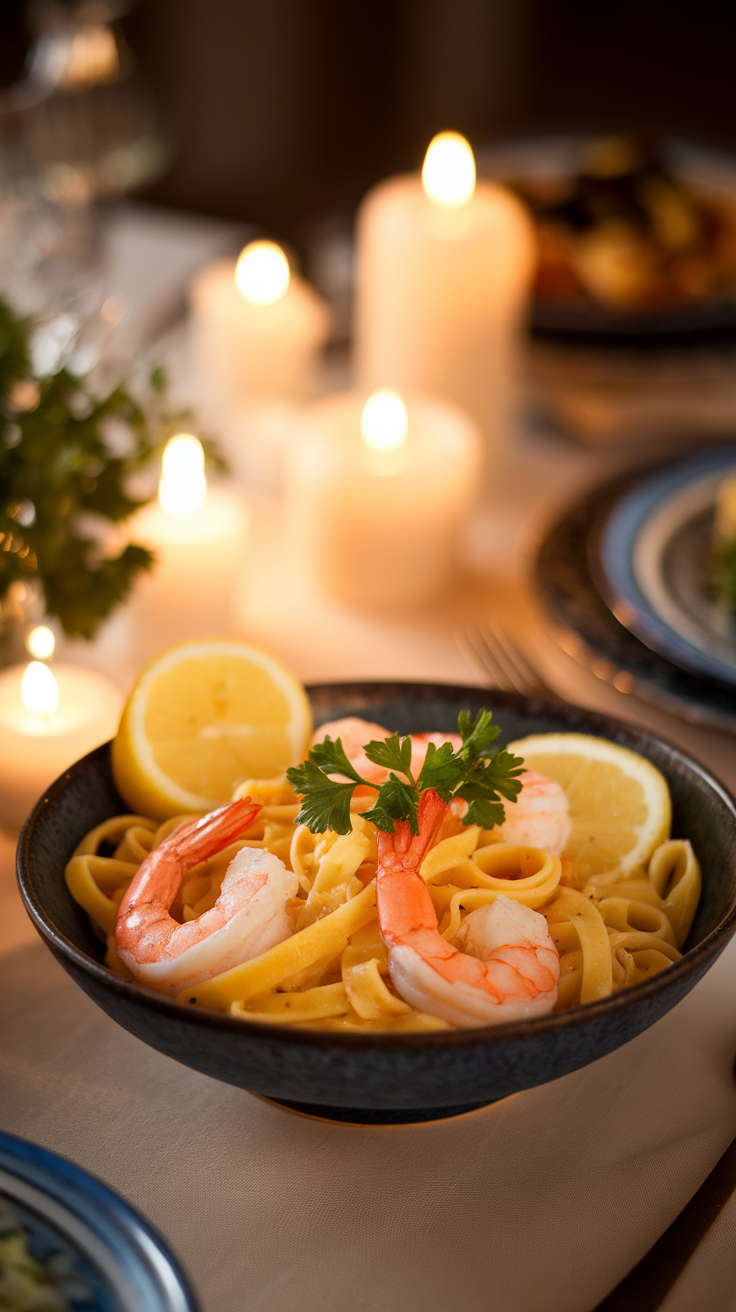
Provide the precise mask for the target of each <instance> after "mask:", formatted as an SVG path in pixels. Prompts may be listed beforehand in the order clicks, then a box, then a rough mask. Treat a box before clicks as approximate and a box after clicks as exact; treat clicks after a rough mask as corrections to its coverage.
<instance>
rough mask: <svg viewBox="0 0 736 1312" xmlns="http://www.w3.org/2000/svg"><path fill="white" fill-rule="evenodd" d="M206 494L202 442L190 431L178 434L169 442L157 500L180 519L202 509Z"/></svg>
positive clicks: (168, 512) (168, 511)
mask: <svg viewBox="0 0 736 1312" xmlns="http://www.w3.org/2000/svg"><path fill="white" fill-rule="evenodd" d="M206 496H207V477H206V475H205V472H204V450H203V447H202V443H201V442H199V441H198V440H197V438H196V437H192V434H191V433H178V434H177V436H176V437H172V438H171V440H170V441H169V442H167V444H166V449H165V451H164V458H163V461H162V470H161V482H160V483H159V485H158V499H159V502H160V504H161V506H162V508H163V509H164V510H165V511H166V512H167V514H169V515H174V516H175V517H176V518H177V519H186V517H187V516H188V515H193V514H194V512H195V510H199V508H200V506H201V505H202V503H203V501H204V499H205V497H206Z"/></svg>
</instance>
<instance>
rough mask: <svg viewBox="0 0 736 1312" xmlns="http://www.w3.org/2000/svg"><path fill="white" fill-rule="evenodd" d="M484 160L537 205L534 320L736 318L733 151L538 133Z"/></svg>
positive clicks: (631, 326)
mask: <svg viewBox="0 0 736 1312" xmlns="http://www.w3.org/2000/svg"><path fill="white" fill-rule="evenodd" d="M479 171H481V172H483V173H490V174H492V175H493V176H494V177H496V178H499V179H500V180H502V181H504V182H505V183H506V184H507V185H508V186H510V187H511V188H512V190H513V191H515V192H516V194H517V196H519V197H520V198H521V200H522V201H523V202H524V204H525V205H526V206H527V208H528V210H529V213H530V214H531V216H532V219H533V222H534V226H535V231H536V236H537V267H536V273H535V279H534V286H533V301H532V308H531V314H530V326H531V328H532V331H537V332H543V333H562V334H573V335H576V334H582V335H583V336H589V335H591V334H595V335H597V336H599V337H611V338H614V339H618V338H621V337H625V338H629V337H631V336H639V335H644V336H652V335H659V336H670V335H673V334H679V333H683V332H685V333H693V332H702V331H708V330H713V329H721V328H734V327H735V326H736V159H734V158H733V157H732V156H730V155H728V154H726V153H725V152H717V151H713V150H706V149H704V148H702V147H699V146H697V145H693V144H689V143H687V142H682V141H675V140H666V139H663V140H659V141H654V142H647V141H645V140H643V139H637V137H635V136H633V135H627V134H622V135H612V136H598V135H594V134H586V135H582V134H581V135H569V136H560V137H547V138H544V137H541V138H530V139H527V140H521V141H518V142H516V143H514V142H510V143H507V144H505V145H500V146H497V147H495V148H493V147H491V148H489V149H487V150H485V151H483V152H482V154H481V156H480V159H479Z"/></svg>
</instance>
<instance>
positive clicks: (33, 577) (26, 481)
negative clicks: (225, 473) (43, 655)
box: [0, 300, 221, 638]
mask: <svg viewBox="0 0 736 1312" xmlns="http://www.w3.org/2000/svg"><path fill="white" fill-rule="evenodd" d="M32 329H33V325H32V324H31V323H29V322H26V321H24V320H22V319H20V318H18V317H17V316H16V315H15V314H14V313H13V312H12V310H11V309H10V307H9V306H8V305H7V304H6V303H5V302H4V301H2V300H0V602H2V600H3V599H4V598H5V597H6V596H7V594H8V592H9V590H10V588H11V587H12V586H13V584H16V583H37V584H40V585H41V587H42V589H43V593H44V600H45V605H46V611H47V613H48V614H49V615H55V616H57V617H58V619H59V620H60V622H61V625H62V627H63V629H64V631H65V633H67V634H70V635H79V636H80V637H83V638H91V637H93V635H94V633H95V631H96V629H97V627H98V625H99V624H100V622H101V621H102V620H103V619H105V618H106V617H107V616H108V615H109V614H110V613H111V611H113V610H114V609H115V607H116V606H117V605H118V604H119V602H121V601H123V600H124V599H125V597H126V596H127V594H128V592H129V591H130V589H131V586H132V584H133V583H134V581H135V579H136V578H137V577H138V575H139V573H140V572H141V571H142V570H147V569H150V568H151V567H152V565H153V564H154V557H153V555H152V554H151V552H150V551H149V550H148V549H147V548H146V547H145V546H142V545H140V544H138V543H135V542H127V543H122V542H118V543H117V544H116V545H110V544H111V542H112V541H114V534H113V533H112V532H111V530H112V529H113V528H114V526H116V525H119V524H121V523H122V522H124V521H125V520H126V519H128V518H129V516H131V515H132V514H133V513H134V512H135V511H136V510H137V509H138V508H139V506H142V505H144V504H145V503H146V501H148V500H150V499H151V496H152V495H153V493H154V491H155V489H151V490H148V491H139V492H138V493H136V491H135V490H134V489H132V487H131V484H134V483H135V481H136V480H137V479H138V480H140V478H141V475H142V474H143V472H144V471H146V470H147V469H148V468H149V467H150V466H151V462H152V460H153V459H154V457H155V456H156V455H157V454H159V453H160V450H161V448H162V447H163V445H164V443H165V442H166V440H167V439H168V438H169V437H171V436H172V434H173V433H174V432H176V431H177V428H178V427H179V426H180V425H181V423H182V421H183V420H184V419H186V418H187V412H184V411H179V412H178V413H171V412H169V411H167V409H166V408H165V387H166V380H165V378H164V375H163V373H162V371H161V369H154V370H153V371H152V373H151V375H150V377H149V379H148V386H147V387H145V388H144V389H142V390H141V392H140V395H134V394H133V392H132V390H130V389H129V388H128V387H127V386H125V384H121V385H119V386H117V387H115V388H113V389H112V391H110V392H108V394H107V395H106V396H97V395H96V394H95V393H93V391H92V390H91V388H90V386H89V384H88V382H87V380H86V379H84V378H81V377H77V376H76V375H75V374H73V373H72V372H71V371H70V370H69V369H66V368H60V369H58V370H57V371H56V372H55V373H53V374H48V375H46V376H44V377H36V376H34V375H33V372H32V366H31V354H30V337H31V333H32ZM205 450H206V452H207V455H208V457H210V458H212V457H213V452H212V450H211V447H210V446H209V444H205ZM214 458H215V459H217V457H214ZM219 463H221V462H219Z"/></svg>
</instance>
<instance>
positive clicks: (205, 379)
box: [190, 241, 330, 404]
mask: <svg viewBox="0 0 736 1312" xmlns="http://www.w3.org/2000/svg"><path fill="white" fill-rule="evenodd" d="M190 299H191V312H192V313H191V324H190V349H191V358H192V364H193V367H194V369H195V371H196V373H197V374H198V376H199V379H200V382H201V383H202V384H203V386H204V387H205V388H206V389H208V390H209V391H210V392H213V393H215V395H216V396H217V397H218V399H219V400H220V402H221V403H225V404H228V403H236V402H239V401H240V402H242V401H246V402H251V403H252V402H256V401H260V400H263V399H273V398H281V399H284V400H293V401H300V400H303V399H304V398H305V397H307V396H309V395H310V393H311V391H312V389H313V382H314V372H315V365H316V359H317V353H318V352H319V351H320V349H321V348H322V346H323V345H324V343H325V341H326V339H327V336H328V333H329V327H330V323H329V312H328V310H327V307H326V305H325V304H324V302H323V301H322V300H320V298H319V296H318V295H317V293H316V292H315V291H314V290H313V289H312V288H311V287H310V286H309V285H308V284H307V283H306V282H304V281H303V279H302V278H300V277H299V276H298V275H297V274H295V273H292V272H291V271H290V269H289V265H288V262H287V259H286V256H285V255H284V253H283V251H282V250H281V248H280V247H279V246H276V245H275V243H274V242H265V241H260V242H251V243H250V245H248V246H246V247H245V249H244V250H243V251H242V253H241V255H240V259H239V260H238V261H237V262H236V261H234V260H220V261H218V262H217V263H215V264H210V265H208V266H207V267H206V268H204V269H202V270H201V271H200V273H199V274H198V275H197V277H196V278H195V280H194V282H193V284H192V287H191V298H190Z"/></svg>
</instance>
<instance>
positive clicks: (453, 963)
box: [376, 789, 560, 1028]
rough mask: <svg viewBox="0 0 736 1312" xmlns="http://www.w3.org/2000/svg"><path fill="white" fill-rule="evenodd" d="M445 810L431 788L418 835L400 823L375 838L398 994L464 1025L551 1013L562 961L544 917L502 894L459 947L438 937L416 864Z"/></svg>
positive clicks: (384, 926) (466, 928)
mask: <svg viewBox="0 0 736 1312" xmlns="http://www.w3.org/2000/svg"><path fill="white" fill-rule="evenodd" d="M446 811H447V808H446V806H445V804H444V803H443V802H442V801H441V799H440V798H439V796H438V795H437V793H436V792H435V791H434V789H428V790H427V792H425V793H423V794H422V797H421V801H420V804H419V833H418V834H417V835H414V836H412V833H411V829H410V827H409V822H408V821H406V820H399V821H396V824H395V831H394V833H393V834H389V833H384V832H382V831H379V834H378V868H377V872H376V902H377V907H378V923H379V927H380V930H381V936H382V938H383V941H384V943H385V944H386V947H387V948H388V964H389V971H390V973H391V978H392V980H393V983H394V987H395V988H396V991H397V992H398V993H399V994H400V995H401V997H402V998H403V999H404V1000H405V1001H406V1002H408V1003H410V1005H411V1006H413V1007H416V1008H417V1009H418V1010H419V1011H423V1012H427V1013H429V1015H431V1016H440V1017H441V1018H442V1019H443V1020H447V1021H449V1022H450V1023H451V1024H452V1025H458V1026H460V1027H462V1028H469V1027H471V1026H474V1025H492V1024H494V1023H497V1022H500V1021H506V1020H514V1019H518V1018H520V1017H524V1016H532V1015H539V1014H540V1013H542V1012H547V1011H551V1010H552V1008H553V1006H554V1004H555V1002H556V1001H557V981H558V978H559V973H560V962H559V956H558V954H557V950H556V948H555V946H554V943H553V942H552V939H551V937H550V934H549V930H548V929H547V922H546V920H545V919H544V916H541V915H539V913H538V912H536V911H532V910H530V908H529V907H524V906H522V905H521V904H520V903H516V902H513V901H512V900H511V899H510V898H505V897H499V898H497V899H496V901H495V902H494V903H493V904H492V905H491V906H488V907H482V908H478V910H477V911H476V912H474V913H471V915H469V916H468V917H467V918H466V920H465V923H464V925H463V926H461V928H460V931H459V934H458V936H457V939H456V942H457V943H458V946H453V945H452V944H451V943H448V942H447V941H446V940H445V939H444V938H442V936H441V934H440V933H439V930H438V928H437V915H436V912H435V909H434V906H433V904H432V899H431V897H430V895H429V892H428V890H427V886H426V884H425V883H424V880H423V879H422V877H421V875H420V874H419V867H420V866H421V863H422V861H423V859H424V856H425V854H426V852H427V851H428V849H429V848H430V847H431V846H432V844H433V843H434V841H435V839H436V837H437V834H438V832H439V829H440V826H441V824H442V821H443V819H444V816H445V814H446ZM479 911H481V912H482V913H483V914H482V916H479V915H478V912H479ZM473 917H475V919H473ZM468 922H470V924H469V923H468Z"/></svg>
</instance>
